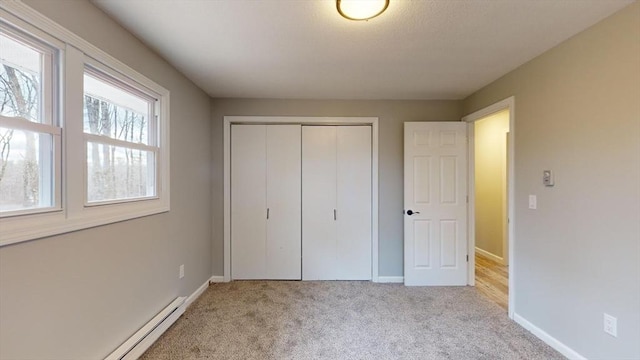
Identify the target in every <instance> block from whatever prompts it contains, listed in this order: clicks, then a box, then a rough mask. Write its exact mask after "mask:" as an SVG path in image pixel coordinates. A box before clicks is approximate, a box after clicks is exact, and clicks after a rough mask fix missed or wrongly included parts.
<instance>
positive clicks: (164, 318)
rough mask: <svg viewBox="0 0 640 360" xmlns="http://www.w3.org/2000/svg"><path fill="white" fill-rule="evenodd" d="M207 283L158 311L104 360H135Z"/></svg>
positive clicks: (198, 294)
mask: <svg viewBox="0 0 640 360" xmlns="http://www.w3.org/2000/svg"><path fill="white" fill-rule="evenodd" d="M209 281H210V280H207V281H206V282H205V283H204V284H202V285H200V287H199V288H197V289H196V291H194V292H193V293H192V294H191V295H189V297H187V298H185V297H179V298H176V299H175V300H174V301H173V302H172V303H171V304H169V306H167V307H166V308H165V309H163V310H162V311H160V313H158V315H156V316H154V317H153V319H151V320H150V321H149V322H148V323H147V324H145V325H144V326H143V327H142V328H140V330H138V331H137V332H136V333H135V334H133V335H132V336H131V337H130V338H129V339H127V340H126V341H125V342H124V343H122V345H120V346H119V347H118V348H117V349H116V350H115V351H114V352H112V353H111V354H109V356H107V357H106V358H105V360H135V359H138V358H139V357H140V356H142V354H144V352H145V351H147V349H149V347H151V345H153V343H154V342H155V341H156V340H158V338H159V337H160V335H162V334H163V333H164V332H165V331H167V329H168V328H169V327H170V326H171V325H172V324H173V323H174V322H176V320H178V318H179V317H180V316H181V315H182V314H183V313H184V312H185V310H186V309H187V308H188V307H189V305H191V303H193V302H194V301H195V300H196V299H197V298H198V297H200V295H202V293H204V291H205V290H207V288H208V287H209Z"/></svg>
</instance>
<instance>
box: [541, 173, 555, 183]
mask: <svg viewBox="0 0 640 360" xmlns="http://www.w3.org/2000/svg"><path fill="white" fill-rule="evenodd" d="M542 183H543V184H544V186H553V185H554V184H553V171H551V170H544V171H543V172H542Z"/></svg>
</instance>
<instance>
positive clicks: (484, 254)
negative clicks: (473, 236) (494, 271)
mask: <svg viewBox="0 0 640 360" xmlns="http://www.w3.org/2000/svg"><path fill="white" fill-rule="evenodd" d="M476 254H478V255H480V256H482V257H485V258H487V259H489V260H493V261H495V262H497V263H500V264H503V265H504V259H503V258H501V257H500V256H498V255H496V254H492V253H490V252H488V251H486V250H482V249H480V248H479V247H477V246H476Z"/></svg>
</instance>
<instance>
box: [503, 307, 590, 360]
mask: <svg viewBox="0 0 640 360" xmlns="http://www.w3.org/2000/svg"><path fill="white" fill-rule="evenodd" d="M513 320H514V321H515V322H516V323H518V324H520V326H522V327H523V328H525V329H527V330H529V332H531V333H532V334H533V335H535V336H537V337H538V338H539V339H540V340H542V341H544V342H545V343H547V345H549V346H551V347H552V348H554V349H556V350H557V351H558V352H559V353H560V354H562V355H564V356H565V357H567V358H568V359H571V360H587V358H586V357H584V356H582V355H580V354H578V352H576V351H575V350H573V349H572V348H570V347H568V346H567V345H565V344H563V343H561V342H560V341H559V340H558V339H556V338H554V337H553V336H551V335H549V334H548V333H547V332H546V331H544V330H542V329H540V328H539V327H537V326H535V325H533V324H532V323H530V322H529V321H528V320H527V319H525V318H523V317H522V316H520V315H518V314H513Z"/></svg>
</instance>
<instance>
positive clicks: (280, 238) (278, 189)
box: [266, 125, 302, 280]
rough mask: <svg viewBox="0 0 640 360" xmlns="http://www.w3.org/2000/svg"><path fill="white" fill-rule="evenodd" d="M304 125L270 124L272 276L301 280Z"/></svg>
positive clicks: (268, 255) (269, 271) (268, 249)
mask: <svg viewBox="0 0 640 360" xmlns="http://www.w3.org/2000/svg"><path fill="white" fill-rule="evenodd" d="M300 131H301V126H300V125H269V126H267V157H266V159H267V167H266V171H267V174H266V178H267V208H268V209H269V218H268V219H267V245H266V268H267V277H268V278H269V279H281V280H285V279H288V280H300V279H301V273H300V272H301V255H302V250H301V245H302V241H301V238H300V236H301V226H302V224H301V221H302V218H301V211H302V208H301V206H302V204H301V201H302V200H301V196H302V195H301V179H300V176H301V150H302V149H301V133H300Z"/></svg>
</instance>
